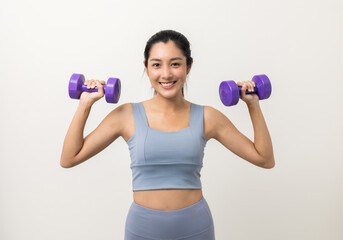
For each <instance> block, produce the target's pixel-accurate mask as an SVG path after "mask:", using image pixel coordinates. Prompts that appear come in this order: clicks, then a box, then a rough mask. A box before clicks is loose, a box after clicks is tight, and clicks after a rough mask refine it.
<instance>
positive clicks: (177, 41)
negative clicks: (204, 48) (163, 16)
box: [144, 30, 193, 96]
mask: <svg viewBox="0 0 343 240" xmlns="http://www.w3.org/2000/svg"><path fill="white" fill-rule="evenodd" d="M155 45H157V46H155ZM163 45H165V46H163ZM170 45H174V46H173V48H174V50H175V53H174V54H175V57H171V58H170V59H166V60H167V62H165V64H169V65H170V66H171V67H174V68H176V69H177V68H179V67H187V72H186V74H188V73H189V71H190V69H191V66H192V63H193V58H192V57H191V49H190V44H189V41H188V40H187V38H186V37H185V36H184V35H182V34H181V33H179V32H176V31H173V30H165V31H160V32H158V33H156V34H155V35H153V36H152V37H151V38H150V39H149V41H148V42H147V44H146V47H145V50H144V66H145V70H146V72H147V73H148V66H151V67H152V68H153V69H160V68H161V67H163V66H162V64H163V63H164V59H161V58H158V57H155V55H154V54H155V53H156V51H159V52H157V53H156V54H159V53H160V54H161V53H162V54H168V52H166V51H165V50H166V49H169V47H170ZM161 47H164V48H165V49H161ZM151 55H152V56H151ZM168 55H169V54H168ZM169 56H170V55H169ZM150 57H151V58H150ZM149 58H150V59H149ZM148 59H149V61H148ZM183 65H185V66H183ZM182 70H184V69H182ZM150 74H151V72H150ZM148 76H149V74H148ZM149 78H150V77H149ZM150 79H151V78H150ZM175 82H176V81H175ZM175 82H174V83H175ZM163 83H168V84H170V83H171V82H170V81H167V79H166V80H165V81H163ZM161 84H162V83H161ZM162 85H163V84H162ZM172 86H174V85H172ZM172 86H171V87H170V86H165V89H170V88H172ZM181 93H182V96H184V89H183V83H182V88H181ZM156 95H157V91H156V89H155V91H154V96H156Z"/></svg>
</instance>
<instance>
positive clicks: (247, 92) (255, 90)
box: [238, 86, 257, 94]
mask: <svg viewBox="0 0 343 240" xmlns="http://www.w3.org/2000/svg"><path fill="white" fill-rule="evenodd" d="M238 89H239V94H241V89H242V87H240V86H238ZM254 93H257V87H254V91H252V92H249V91H248V89H247V90H246V91H245V94H254Z"/></svg>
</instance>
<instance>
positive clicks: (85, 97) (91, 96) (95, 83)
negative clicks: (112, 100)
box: [80, 79, 106, 105]
mask: <svg viewBox="0 0 343 240" xmlns="http://www.w3.org/2000/svg"><path fill="white" fill-rule="evenodd" d="M84 84H85V85H86V86H87V88H88V89H94V88H95V87H97V88H98V91H97V92H86V91H83V92H82V94H81V96H80V101H82V102H86V103H90V104H92V105H93V104H94V103H95V102H96V101H98V100H99V99H100V98H102V97H103V96H104V95H105V93H104V86H103V85H105V84H106V82H105V81H99V80H94V79H90V80H86V81H84Z"/></svg>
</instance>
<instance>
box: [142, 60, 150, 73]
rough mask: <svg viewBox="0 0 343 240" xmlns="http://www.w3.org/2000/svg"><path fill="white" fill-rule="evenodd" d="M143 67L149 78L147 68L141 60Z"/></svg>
mask: <svg viewBox="0 0 343 240" xmlns="http://www.w3.org/2000/svg"><path fill="white" fill-rule="evenodd" d="M143 65H144V69H145V72H146V74H147V75H148V76H149V74H148V69H147V67H146V66H145V60H143Z"/></svg>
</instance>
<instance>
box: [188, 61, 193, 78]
mask: <svg viewBox="0 0 343 240" xmlns="http://www.w3.org/2000/svg"><path fill="white" fill-rule="evenodd" d="M192 65H193V59H192V61H191V64H190V65H189V66H188V67H187V74H188V73H189V72H190V71H191V68H192Z"/></svg>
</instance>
